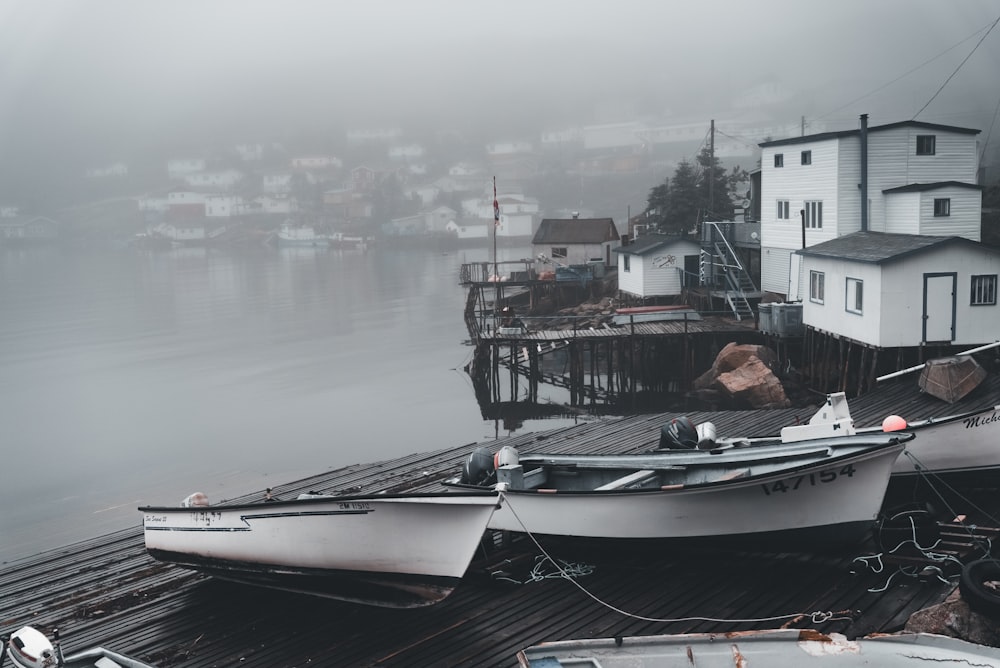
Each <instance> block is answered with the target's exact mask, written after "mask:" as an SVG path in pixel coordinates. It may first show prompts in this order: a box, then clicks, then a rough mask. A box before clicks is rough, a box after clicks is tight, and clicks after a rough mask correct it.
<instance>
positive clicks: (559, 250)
mask: <svg viewBox="0 0 1000 668" xmlns="http://www.w3.org/2000/svg"><path fill="white" fill-rule="evenodd" d="M567 255H569V252H568V251H567V250H566V247H565V246H553V247H552V257H553V258H557V257H561V258H562V259H564V260H565V259H566V256H567Z"/></svg>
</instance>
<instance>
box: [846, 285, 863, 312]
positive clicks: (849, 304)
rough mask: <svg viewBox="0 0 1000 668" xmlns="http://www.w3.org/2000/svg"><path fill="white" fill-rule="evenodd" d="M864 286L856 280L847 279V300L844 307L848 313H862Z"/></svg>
mask: <svg viewBox="0 0 1000 668" xmlns="http://www.w3.org/2000/svg"><path fill="white" fill-rule="evenodd" d="M864 294H865V284H864V281H862V280H861V279H858V278H848V279H847V298H846V300H845V306H846V308H847V310H848V311H849V312H850V313H862V312H863V310H862V306H863V304H864Z"/></svg>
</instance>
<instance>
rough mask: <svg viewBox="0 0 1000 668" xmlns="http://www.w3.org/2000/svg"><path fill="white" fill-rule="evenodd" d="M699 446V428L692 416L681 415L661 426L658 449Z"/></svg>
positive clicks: (683, 448) (693, 447)
mask: <svg viewBox="0 0 1000 668" xmlns="http://www.w3.org/2000/svg"><path fill="white" fill-rule="evenodd" d="M697 447H698V430H697V429H696V428H695V426H694V422H692V421H691V418H689V417H685V416H681V417H677V418H674V419H672V420H671V421H670V422H669V423H667V424H665V425H663V426H662V427H661V428H660V445H659V447H658V448H657V449H658V450H694V449H695V448H697Z"/></svg>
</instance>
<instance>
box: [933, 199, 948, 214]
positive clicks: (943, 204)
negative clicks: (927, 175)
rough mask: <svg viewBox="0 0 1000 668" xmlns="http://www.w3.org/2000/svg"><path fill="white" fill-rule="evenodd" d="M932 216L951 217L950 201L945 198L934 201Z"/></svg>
mask: <svg viewBox="0 0 1000 668" xmlns="http://www.w3.org/2000/svg"><path fill="white" fill-rule="evenodd" d="M934 215H935V217H937V216H950V215H951V200H950V199H948V198H947V197H939V198H936V199H935V200H934Z"/></svg>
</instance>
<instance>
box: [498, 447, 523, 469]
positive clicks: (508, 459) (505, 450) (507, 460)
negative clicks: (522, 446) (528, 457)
mask: <svg viewBox="0 0 1000 668" xmlns="http://www.w3.org/2000/svg"><path fill="white" fill-rule="evenodd" d="M519 459H520V458H519V457H518V453H517V448H515V447H514V446H513V445H505V446H503V447H502V448H500V449H499V450H497V453H496V454H495V455H493V469H494V470H497V469H499V468H500V467H501V466H517V463H518V461H519Z"/></svg>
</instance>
